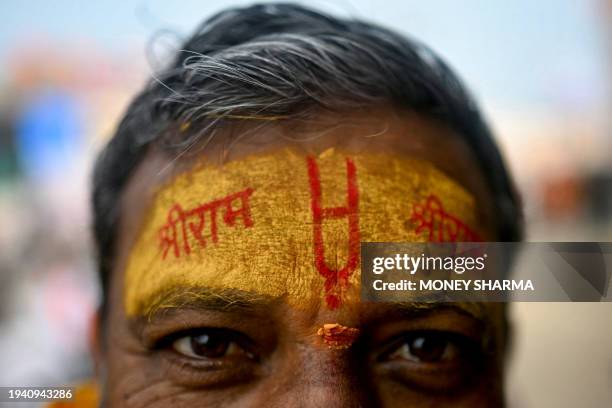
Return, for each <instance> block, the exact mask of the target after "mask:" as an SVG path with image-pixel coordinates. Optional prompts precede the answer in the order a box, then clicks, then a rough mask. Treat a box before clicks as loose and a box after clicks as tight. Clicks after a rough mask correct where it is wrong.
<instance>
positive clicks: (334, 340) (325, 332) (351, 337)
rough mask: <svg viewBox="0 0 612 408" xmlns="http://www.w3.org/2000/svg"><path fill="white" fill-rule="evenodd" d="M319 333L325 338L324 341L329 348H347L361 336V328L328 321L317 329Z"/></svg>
mask: <svg viewBox="0 0 612 408" xmlns="http://www.w3.org/2000/svg"><path fill="white" fill-rule="evenodd" d="M317 335H319V336H321V337H322V338H323V342H324V343H325V344H326V345H327V346H328V347H329V348H334V349H347V348H349V347H350V346H351V345H352V344H353V343H354V342H355V340H356V339H357V336H359V329H356V328H353V327H346V326H343V325H341V324H339V323H326V324H324V325H323V327H320V328H319V330H317Z"/></svg>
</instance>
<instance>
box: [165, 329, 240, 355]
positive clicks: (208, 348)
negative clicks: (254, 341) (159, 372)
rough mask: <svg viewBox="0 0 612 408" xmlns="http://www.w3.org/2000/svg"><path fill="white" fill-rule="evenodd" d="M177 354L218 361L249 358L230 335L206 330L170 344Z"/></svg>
mask: <svg viewBox="0 0 612 408" xmlns="http://www.w3.org/2000/svg"><path fill="white" fill-rule="evenodd" d="M172 348H173V349H174V350H175V351H176V352H177V353H179V354H182V355H184V356H186V357H191V358H197V359H220V358H227V357H249V358H251V357H252V355H251V354H250V353H249V352H248V351H246V350H245V349H244V348H243V347H241V345H240V344H239V343H238V341H237V340H236V339H235V338H234V336H232V335H231V333H227V332H223V331H219V330H208V331H201V332H198V333H193V334H189V335H186V336H183V337H180V338H178V339H176V340H174V342H173V343H172Z"/></svg>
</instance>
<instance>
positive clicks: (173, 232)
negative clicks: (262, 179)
mask: <svg viewBox="0 0 612 408" xmlns="http://www.w3.org/2000/svg"><path fill="white" fill-rule="evenodd" d="M253 191H254V190H253V189H252V188H247V189H245V190H242V191H239V192H237V193H234V194H230V195H228V196H226V197H223V198H221V199H218V200H213V201H211V202H209V203H206V204H202V205H200V206H198V207H195V208H192V209H190V210H183V209H182V208H181V206H180V205H179V204H174V205H173V206H172V208H170V210H169V211H168V218H167V222H166V224H164V225H163V226H162V227H161V228H160V229H159V245H160V250H161V253H162V259H166V256H167V255H168V251H170V249H172V252H173V253H174V256H175V258H178V257H180V255H181V252H183V253H185V254H190V253H191V246H190V245H189V232H191V234H192V236H193V237H194V238H195V239H196V241H198V243H199V244H200V245H201V246H202V247H203V248H204V247H206V238H205V236H204V234H203V232H204V226H205V225H206V217H205V216H206V213H208V215H209V220H208V221H209V223H210V226H209V228H210V239H211V241H212V242H213V243H215V244H216V243H217V242H218V240H219V237H218V234H217V212H218V210H219V209H224V210H225V211H224V213H223V222H224V223H225V225H228V226H230V227H232V226H234V225H235V224H236V219H237V218H238V217H241V218H242V222H243V224H244V227H245V228H249V227H252V226H253V219H252V218H251V211H250V208H249V197H250V196H251V194H253ZM236 200H240V208H239V209H234V208H233V206H232V203H233V202H234V201H236ZM177 226H178V227H179V230H180V235H181V241H182V245H180V244H179V239H178V235H179V234H178V233H177Z"/></svg>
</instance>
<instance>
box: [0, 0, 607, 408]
mask: <svg viewBox="0 0 612 408" xmlns="http://www.w3.org/2000/svg"><path fill="white" fill-rule="evenodd" d="M250 3H251V2H243V1H228V0H226V1H218V0H208V1H206V2H203V1H182V2H180V3H178V2H167V1H161V0H154V1H144V0H138V1H136V0H122V1H118V0H113V1H105V2H82V1H68V0H55V1H34V0H33V1H27V2H25V1H21V2H20V1H6V0H5V1H2V2H0V16H2V25H1V26H0V386H17V385H21V386H25V385H39V386H40V385H51V384H60V383H66V382H70V381H75V380H79V379H83V378H87V377H88V376H90V375H91V369H92V368H91V363H90V361H89V359H88V357H87V352H88V351H87V342H86V339H87V327H88V322H89V319H91V315H92V313H93V311H94V309H95V307H96V303H97V297H98V289H97V282H96V276H95V269H94V267H95V265H94V263H93V258H92V252H91V244H90V242H91V241H90V237H89V226H90V219H89V207H88V204H89V203H88V193H89V186H88V181H89V176H90V171H91V166H92V160H93V158H94V157H95V153H96V151H97V150H98V149H99V148H100V146H101V145H102V144H103V143H104V141H105V140H107V139H108V138H109V137H110V135H111V134H112V132H113V129H114V127H115V125H116V123H117V120H118V117H119V115H120V114H121V113H122V111H123V110H124V108H125V107H126V104H127V103H128V101H129V98H130V96H131V95H133V94H134V93H135V92H136V91H137V90H138V89H139V88H140V87H141V86H142V85H143V84H144V81H145V79H146V78H147V77H148V76H149V75H150V74H151V73H152V72H155V71H156V70H157V69H158V68H159V67H161V66H162V65H163V63H164V62H165V57H166V56H167V55H168V54H169V53H171V52H172V51H173V50H175V49H176V48H177V47H178V44H179V43H180V41H181V40H182V39H183V38H185V36H187V35H189V33H190V32H191V30H193V29H194V28H195V26H196V25H197V24H199V23H200V22H201V21H202V20H203V19H204V18H205V17H208V16H210V15H211V14H212V13H214V12H216V11H218V10H220V9H222V8H224V7H228V6H232V5H234V6H236V5H245V4H250ZM307 3H308V5H310V6H313V7H317V8H320V9H322V10H325V11H328V12H332V13H334V14H337V15H342V16H355V17H360V18H366V19H368V20H373V21H376V22H379V23H381V24H383V25H386V26H389V27H391V28H394V29H396V30H398V31H400V32H403V33H405V34H409V35H412V36H414V37H417V38H419V39H420V40H422V41H424V42H425V43H426V44H428V45H429V46H431V47H432V48H433V49H434V50H436V51H437V52H438V53H440V54H441V55H442V56H443V57H445V58H446V59H447V61H448V62H450V64H451V65H452V66H453V67H455V69H456V70H457V71H458V72H459V73H460V74H461V76H462V77H463V78H464V79H465V81H466V82H467V84H468V86H469V87H470V88H471V89H472V90H473V91H474V93H475V95H476V97H477V99H478V100H479V101H480V102H481V104H482V108H483V109H484V111H485V113H486V115H487V116H488V118H489V120H490V122H491V124H492V126H493V128H494V129H495V131H496V133H497V135H498V138H499V143H500V144H501V145H502V147H503V150H504V152H505V154H506V157H507V159H508V161H509V165H510V167H511V169H512V171H513V172H514V174H515V176H516V179H517V183H518V186H519V189H520V191H521V193H522V195H523V198H524V204H525V211H526V217H527V226H528V237H527V238H528V240H531V241H564V240H566V241H612V115H611V113H612V1H606V0H582V1H577V0H537V1H531V0H520V1H518V0H517V1H512V2H508V1H502V0H497V1H486V0H481V1H475V0H469V1H462V2H458V1H453V0H430V1H427V2H423V1H405V0H402V1H400V0H395V1H391V0H390V1H385V2H381V1H374V0H342V1H333V2H332V1H322V0H310V1H308V2H307ZM611 306H612V304H609V303H608V304H576V303H573V304H570V303H566V304H546V303H543V304H524V303H523V304H515V305H513V313H512V316H513V320H514V322H515V338H514V343H513V349H512V353H511V356H510V371H509V376H508V387H509V388H508V390H509V392H508V394H509V397H510V398H509V399H510V402H511V406H513V407H553V406H554V407H574V406H578V405H580V406H585V407H603V406H611V405H612V404H611V402H612V307H611Z"/></svg>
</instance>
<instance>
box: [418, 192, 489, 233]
mask: <svg viewBox="0 0 612 408" xmlns="http://www.w3.org/2000/svg"><path fill="white" fill-rule="evenodd" d="M410 219H411V221H415V222H417V223H418V225H417V227H416V233H417V234H419V233H421V232H422V231H428V233H429V236H428V240H429V241H430V242H461V241H464V242H480V241H482V239H481V238H480V236H479V235H478V233H476V232H475V231H474V230H472V229H471V228H470V227H469V226H468V225H467V224H466V223H464V222H463V221H461V220H460V219H459V218H457V217H455V216H454V215H452V214H449V213H448V212H446V211H445V210H444V207H443V206H442V201H440V199H439V198H438V197H437V196H435V195H433V194H432V195H430V196H429V197H427V199H426V200H425V203H424V204H415V206H414V208H413V210H412V217H411V218H410Z"/></svg>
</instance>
